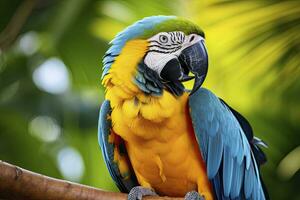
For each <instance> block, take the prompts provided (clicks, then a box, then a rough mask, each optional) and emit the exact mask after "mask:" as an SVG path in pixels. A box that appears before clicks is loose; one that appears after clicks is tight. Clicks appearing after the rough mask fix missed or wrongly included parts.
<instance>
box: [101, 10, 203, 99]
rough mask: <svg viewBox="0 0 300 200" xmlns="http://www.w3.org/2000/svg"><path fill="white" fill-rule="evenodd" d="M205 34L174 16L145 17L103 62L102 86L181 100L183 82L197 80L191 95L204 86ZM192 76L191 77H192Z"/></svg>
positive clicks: (119, 37)
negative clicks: (179, 97)
mask: <svg viewBox="0 0 300 200" xmlns="http://www.w3.org/2000/svg"><path fill="white" fill-rule="evenodd" d="M204 38H205V37H204V33H203V31H202V30H201V29H200V28H199V27H198V26H196V25H195V24H193V23H192V22H190V21H187V20H184V19H181V18H178V17H175V16H152V17H146V18H144V19H142V20H140V21H138V22H136V23H134V24H133V25H131V26H129V27H127V28H126V29H125V30H124V31H122V32H120V33H119V34H118V35H117V36H116V37H115V38H114V39H113V40H112V41H111V42H110V44H111V47H110V48H109V49H108V51H107V52H106V54H105V55H104V58H103V65H104V67H103V74H102V79H103V84H104V86H105V87H108V88H111V87H113V86H116V85H118V86H119V87H121V88H123V90H124V91H123V92H125V93H130V92H136V90H137V89H139V90H140V91H143V92H144V93H146V94H149V95H155V96H160V95H162V93H163V91H165V90H166V91H168V92H170V93H172V94H173V95H174V96H181V95H182V94H183V92H184V91H186V90H185V88H184V85H183V84H182V82H184V81H188V80H191V79H195V81H194V86H193V89H192V91H191V92H190V94H192V93H193V92H194V91H196V90H197V89H198V88H199V87H200V86H201V85H202V83H203V81H204V79H205V77H206V74H207V69H208V56H207V51H206V48H205V41H204ZM190 72H191V73H192V74H193V75H192V76H190V74H191V73H190Z"/></svg>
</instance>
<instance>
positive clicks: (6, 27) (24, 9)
mask: <svg viewBox="0 0 300 200" xmlns="http://www.w3.org/2000/svg"><path fill="white" fill-rule="evenodd" d="M159 14H163V15H177V16H182V17H185V18H188V19H190V20H192V21H194V22H195V23H197V24H199V25H200V26H201V27H202V28H203V29H204V31H205V33H206V38H207V40H206V43H207V46H208V50H209V55H210V68H209V73H208V77H207V79H206V82H205V84H204V85H205V87H208V88H209V89H211V90H213V91H214V92H215V93H216V94H217V95H219V96H220V97H222V98H223V99H224V100H225V101H227V102H228V103H229V104H230V105H232V106H233V107H234V108H236V109H237V110H238V111H240V112H241V113H242V114H243V115H245V116H246V117H247V118H248V119H249V121H250V122H251V124H252V126H253V128H254V131H255V134H256V135H257V136H258V137H260V138H262V139H263V140H264V141H266V142H267V143H268V145H269V148H268V149H265V152H266V154H267V156H268V163H267V164H266V165H265V166H263V167H262V172H263V177H264V179H265V182H266V185H267V187H268V188H269V192H270V195H271V198H272V199H290V200H293V199H295V200H296V199H297V200H299V199H300V190H299V187H300V173H299V168H300V2H299V1H297V0H295V1H288V0H285V1H279V0H278V1H276V0H272V1H263V0H260V1H254V0H253V1H213V0H209V1H196V0H172V1H165V0H151V1H136V0H125V1H124V0H110V1H108V0H1V1H0V32H1V33H0V47H1V50H0V159H1V160H4V161H7V162H10V163H13V164H16V165H19V166H21V167H23V168H26V169H29V170H32V171H35V172H38V173H42V174H45V175H48V176H52V177H56V178H62V179H67V180H71V181H75V182H79V183H83V184H87V185H91V186H95V187H99V188H103V189H106V190H112V191H117V189H116V187H115V186H114V184H113V182H112V179H111V178H110V177H109V174H108V171H107V170H106V168H105V166H104V163H103V160H102V156H101V153H100V149H99V147H98V144H97V118H98V116H97V115H98V110H99V106H100V105H101V102H102V101H103V99H104V95H103V94H104V90H103V87H102V86H101V80H100V76H101V67H102V63H101V59H102V56H103V54H104V52H105V50H106V49H107V48H108V42H109V41H110V40H111V39H112V38H113V37H114V35H115V34H116V33H117V32H119V31H120V30H122V29H123V28H124V27H126V26H127V25H129V24H131V23H133V22H134V21H136V20H138V19H141V18H143V17H145V16H150V15H159Z"/></svg>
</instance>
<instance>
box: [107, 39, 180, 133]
mask: <svg viewBox="0 0 300 200" xmlns="http://www.w3.org/2000/svg"><path fill="white" fill-rule="evenodd" d="M147 50H148V42H147V41H145V40H132V41H129V42H127V44H126V45H125V46H124V47H123V49H122V51H121V53H120V55H119V56H118V57H116V60H115V61H114V63H113V64H112V66H111V69H110V71H109V74H107V75H106V76H105V77H104V79H103V82H102V83H103V85H104V86H105V87H106V95H105V98H106V99H107V100H109V101H110V104H111V107H112V109H113V112H112V121H113V124H114V125H115V127H114V129H118V125H119V124H123V123H125V124H127V125H129V126H130V127H129V128H130V129H131V130H132V129H134V127H139V125H141V124H144V125H145V124H146V125H150V124H151V125H150V126H149V127H152V128H155V127H157V128H159V127H160V126H163V124H164V122H165V121H166V120H168V118H170V117H171V116H172V115H173V114H175V113H176V112H182V109H183V108H182V103H183V102H182V101H185V100H186V95H182V97H174V96H173V95H172V94H171V93H169V92H168V91H166V90H164V91H163V94H162V95H161V96H159V97H155V96H151V95H145V94H144V93H143V92H142V91H141V90H140V89H139V88H138V87H137V86H136V85H135V83H134V81H133V80H134V77H135V75H136V73H137V67H138V63H139V62H140V61H141V59H143V57H144V55H145V54H146V52H147ZM120 121H122V122H123V123H120ZM164 125H165V124H164ZM152 128H151V129H149V133H147V132H148V131H147V130H145V132H143V135H139V134H142V133H141V132H137V133H136V135H139V136H141V137H143V138H149V137H151V136H152V135H153V129H152ZM122 129H124V127H123V128H122ZM115 131H116V132H118V131H117V130H115ZM122 132H124V130H122ZM123 136H124V137H126V136H125V135H123Z"/></svg>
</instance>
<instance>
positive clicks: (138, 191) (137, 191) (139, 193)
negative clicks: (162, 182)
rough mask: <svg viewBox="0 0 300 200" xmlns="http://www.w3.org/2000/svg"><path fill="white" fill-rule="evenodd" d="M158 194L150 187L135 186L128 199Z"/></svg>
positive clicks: (139, 198)
mask: <svg viewBox="0 0 300 200" xmlns="http://www.w3.org/2000/svg"><path fill="white" fill-rule="evenodd" d="M156 195H157V194H156V193H155V192H154V191H153V190H152V189H149V188H145V187H142V186H136V187H133V188H132V189H131V190H130V192H129V194H128V197H127V200H142V199H143V197H144V196H156Z"/></svg>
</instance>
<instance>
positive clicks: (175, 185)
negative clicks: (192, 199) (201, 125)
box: [112, 94, 213, 200]
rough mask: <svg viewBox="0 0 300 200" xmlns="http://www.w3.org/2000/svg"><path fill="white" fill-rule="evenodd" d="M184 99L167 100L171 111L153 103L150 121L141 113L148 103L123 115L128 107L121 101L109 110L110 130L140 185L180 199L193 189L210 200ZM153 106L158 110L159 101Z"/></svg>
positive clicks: (210, 194)
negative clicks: (119, 139) (123, 144)
mask: <svg viewBox="0 0 300 200" xmlns="http://www.w3.org/2000/svg"><path fill="white" fill-rule="evenodd" d="M187 99H188V95H187V94H184V95H183V96H182V97H180V99H175V100H176V101H169V102H170V104H171V105H167V106H169V109H170V110H171V111H170V110H164V109H163V108H161V109H158V108H157V105H155V103H156V102H155V101H153V102H152V104H151V106H152V107H151V108H152V109H149V108H147V110H148V112H151V116H152V115H154V116H156V117H155V118H154V119H153V120H152V119H151V118H147V116H150V115H149V113H148V114H147V113H146V111H143V106H149V104H147V105H146V104H145V105H141V106H140V107H139V106H137V109H139V110H138V111H137V114H136V115H132V114H130V116H126V115H128V108H127V107H126V106H125V105H126V101H124V102H123V105H119V106H116V107H115V108H114V109H113V111H112V120H113V129H114V132H115V133H117V134H118V135H120V136H121V137H122V138H123V139H124V140H125V142H126V148H127V151H128V155H129V159H130V161H131V163H132V166H133V169H134V171H135V174H136V176H137V179H138V181H139V183H140V184H141V185H142V186H144V187H150V188H153V189H154V190H155V191H156V192H157V193H158V194H160V195H166V196H181V197H182V196H184V195H185V194H186V193H187V192H189V191H191V190H196V191H198V192H200V193H201V194H202V195H204V196H205V198H206V200H211V199H213V197H212V192H211V186H210V183H209V181H208V179H207V176H206V169H205V165H204V163H203V160H202V158H201V155H200V152H199V149H198V144H197V142H196V139H195V136H194V133H193V128H192V124H191V119H190V118H189V114H188V110H187ZM157 103H158V104H159V103H160V106H161V107H162V105H163V102H157ZM127 104H128V102H127ZM165 109H166V108H165ZM144 110H146V109H144ZM155 112H158V113H155ZM164 112H171V114H170V113H169V115H166V114H165V113H164ZM130 113H132V111H131V112H130Z"/></svg>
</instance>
